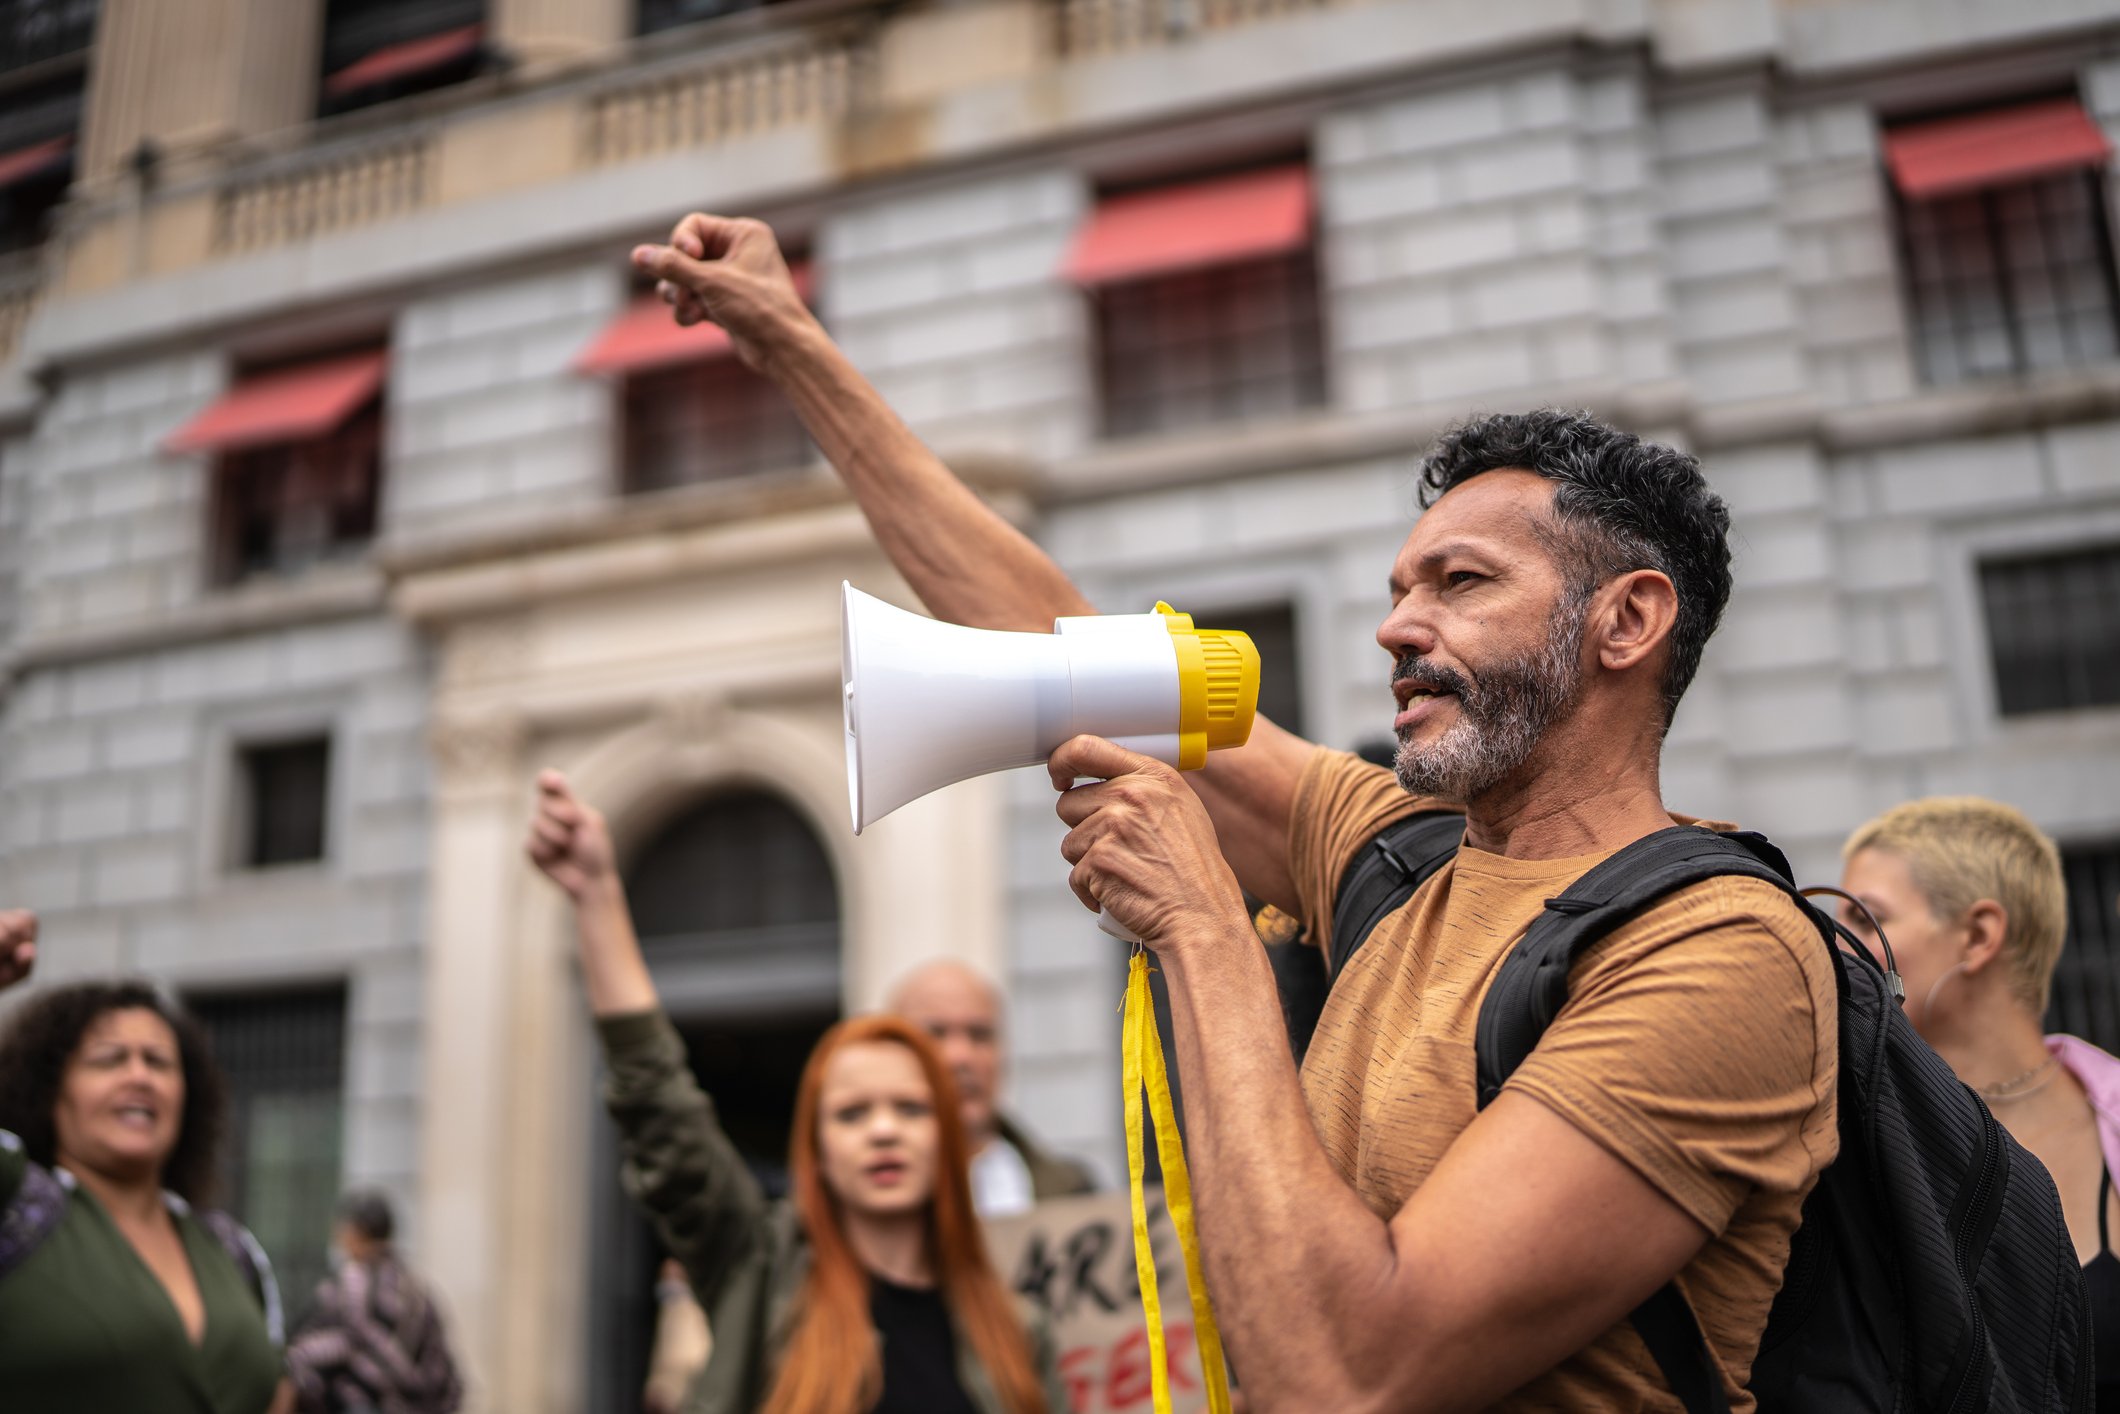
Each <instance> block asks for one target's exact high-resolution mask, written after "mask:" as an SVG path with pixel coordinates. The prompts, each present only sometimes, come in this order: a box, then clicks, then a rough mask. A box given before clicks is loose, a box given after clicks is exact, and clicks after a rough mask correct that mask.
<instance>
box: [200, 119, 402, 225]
mask: <svg viewBox="0 0 2120 1414" xmlns="http://www.w3.org/2000/svg"><path fill="white" fill-rule="evenodd" d="M434 154H435V136H434V133H433V132H432V131H431V130H417V131H412V132H405V131H403V130H399V131H397V132H393V133H391V134H389V135H387V136H385V137H382V138H380V139H376V140H371V141H368V142H363V143H359V144H348V145H339V146H332V147H327V148H319V149H315V150H312V151H307V152H298V153H295V154H291V155H289V156H287V157H284V158H279V159H276V160H273V161H271V162H270V163H268V164H265V165H263V166H262V167H257V168H251V169H249V170H244V171H239V172H236V173H234V174H232V175H231V177H230V179H229V181H228V183H227V185H226V186H224V187H223V188H222V189H221V191H220V193H219V195H218V198H217V200H216V202H215V207H214V234H213V243H214V251H215V253H216V254H221V255H235V254H239V253H241V252H243V251H249V250H258V249H262V248H264V247H267V246H275V245H283V244H286V243H287V242H290V241H301V240H308V239H310V238H311V237H314V236H321V235H327V234H329V233H331V232H333V231H342V230H346V229H348V228H349V227H353V226H365V225H368V224H369V223H371V222H375V221H387V220H390V219H392V218H395V217H399V216H404V215H407V214H409V213H410V212H413V211H416V210H418V209H419V208H420V207H422V206H425V205H426V204H427V203H428V202H429V201H430V200H432V199H433V195H434V165H435V163H434Z"/></svg>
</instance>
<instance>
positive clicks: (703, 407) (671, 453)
mask: <svg viewBox="0 0 2120 1414" xmlns="http://www.w3.org/2000/svg"><path fill="white" fill-rule="evenodd" d="M625 398H626V449H625V478H626V490H627V491H629V492H637V491H663V490H667V489H669V488H670V487H673V486H690V485H694V484H697V483H699V482H702V481H729V480H734V479H736V478H738V477H745V476H757V475H760V474H762V473H766V472H775V471H792V470H796V469H798V468H800V467H802V466H804V465H805V464H807V463H808V462H809V460H810V458H811V456H812V455H813V453H812V449H811V446H810V438H809V434H808V433H806V432H804V431H803V430H802V420H801V419H800V418H798V417H796V415H795V409H794V407H793V406H792V405H790V404H789V402H788V400H787V398H786V397H784V396H783V395H782V394H781V391H780V390H779V389H778V388H776V387H774V386H773V385H772V383H770V382H768V381H767V380H766V379H765V378H763V377H761V376H759V375H758V374H756V373H753V372H752V371H751V370H750V369H748V368H746V367H744V365H743V364H742V363H741V362H740V361H739V360H737V359H736V358H734V357H727V358H716V359H709V360H706V361H705V362H702V363H693V364H685V365H682V366H680V367H677V368H670V369H663V370H660V371H657V372H653V373H642V374H636V375H634V376H633V377H631V378H628V379H627V380H626V392H625Z"/></svg>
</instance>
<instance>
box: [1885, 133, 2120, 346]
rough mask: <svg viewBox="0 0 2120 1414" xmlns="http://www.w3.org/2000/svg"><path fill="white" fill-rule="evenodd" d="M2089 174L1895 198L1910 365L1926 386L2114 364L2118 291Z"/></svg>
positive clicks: (2119, 334)
mask: <svg viewBox="0 0 2120 1414" xmlns="http://www.w3.org/2000/svg"><path fill="white" fill-rule="evenodd" d="M2100 179H2101V174H2100V173H2097V172H2093V171H2074V172H2063V173H2059V174H2057V175H2054V176H2049V177H2041V178H2039V179H2037V180H2035V181H2028V182H2017V183H2012V184H2010V185H2007V186H1998V187H1990V188H1987V189H1985V190H1981V191H1973V192H1966V193H1963V194H1961V195H1957V196H1947V197H1940V198H1937V199H1935V200H1929V201H1915V200H1907V199H1905V198H1902V199H1901V200H1900V203H1899V218H1900V219H1899V227H1900V240H1901V245H1902V249H1903V253H1904V256H1905V259H1904V262H1903V263H1904V266H1905V271H1906V276H1905V278H1906V286H1907V299H1908V304H1909V306H1910V309H1911V311H1912V316H1913V325H1914V348H1915V355H1916V358H1917V360H1918V362H1919V364H1920V367H1921V374H1922V377H1923V378H1924V379H1925V380H1926V381H1928V382H1930V383H1958V382H1963V381H1965V380H1967V379H1972V378H1984V377H1990V376H1994V375H1998V374H2012V373H2028V372H2034V371H2037V370H2039V369H2046V368H2067V367H2076V366H2080V365H2084V364H2091V363H2100V362H2105V361H2108V360H2111V359H2113V358H2116V357H2120V324H2116V319H2115V311H2116V309H2120V291H2116V289H2115V286H2114V274H2113V246H2112V236H2111V232H2110V230H2109V229H2108V225H2107V221H2106V215H2105V207H2104V201H2103V198H2102V195H2101V191H2100V187H2099V181H2100Z"/></svg>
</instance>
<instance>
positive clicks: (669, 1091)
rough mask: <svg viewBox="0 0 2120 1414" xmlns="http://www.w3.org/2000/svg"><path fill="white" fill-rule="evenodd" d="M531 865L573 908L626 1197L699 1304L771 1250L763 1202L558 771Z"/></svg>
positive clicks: (542, 807)
mask: <svg viewBox="0 0 2120 1414" xmlns="http://www.w3.org/2000/svg"><path fill="white" fill-rule="evenodd" d="M537 791H538V807H537V814H536V816H535V817H534V818H533V819H532V820H531V824H530V839H529V844H528V850H529V854H530V858H531V861H532V862H533V863H535V864H536V865H537V867H538V868H539V869H541V870H543V871H544V873H545V874H546V876H547V877H549V878H550V879H551V880H552V881H553V882H554V883H556V884H558V885H559V886H560V888H561V889H563V890H564V891H565V892H566V894H567V897H568V898H569V899H570V900H571V901H572V902H573V904H574V920H575V936H576V939H577V941H578V943H579V945H580V952H581V967H582V982H583V986H584V988H585V990H586V991H587V992H588V996H589V1010H590V1011H591V1013H592V1014H593V1015H594V1016H595V1017H596V1030H597V1036H598V1039H599V1040H600V1041H601V1042H602V1044H603V1048H604V1058H605V1060H606V1062H607V1063H608V1064H609V1067H610V1075H609V1079H608V1080H607V1082H606V1088H605V1096H604V1098H605V1104H606V1107H607V1108H608V1109H609V1110H610V1112H611V1117H612V1119H614V1120H615V1121H617V1124H618V1131H619V1144H620V1149H621V1153H622V1156H623V1160H624V1164H625V1169H624V1179H625V1186H626V1189H627V1191H628V1192H629V1193H630V1194H631V1195H632V1196H633V1198H634V1200H635V1201H636V1202H638V1203H639V1204H640V1205H641V1207H642V1208H643V1209H644V1210H645V1211H646V1212H647V1215H648V1217H649V1219H650V1220H651V1221H653V1222H654V1224H655V1227H656V1231H657V1233H658V1234H659V1235H660V1236H661V1238H662V1241H663V1244H664V1245H665V1246H666V1247H668V1248H669V1249H670V1253H671V1255H672V1256H674V1257H676V1258H677V1259H678V1260H679V1261H680V1262H682V1263H683V1264H684V1267H685V1271H686V1272H687V1273H688V1274H689V1275H690V1277H691V1278H692V1284H693V1287H694V1289H695V1290H697V1291H698V1292H699V1293H700V1299H701V1300H702V1301H707V1302H711V1301H712V1300H713V1297H714V1294H715V1293H716V1292H718V1291H719V1290H720V1289H721V1285H722V1283H723V1282H724V1281H725V1280H726V1279H727V1277H728V1276H729V1274H730V1272H731V1270H732V1269H733V1268H734V1267H735V1266H736V1265H737V1264H738V1263H740V1262H742V1261H744V1260H746V1259H747V1258H749V1257H751V1256H753V1255H754V1254H756V1253H757V1252H758V1251H759V1250H760V1247H761V1245H762V1244H763V1243H765V1242H767V1241H769V1240H770V1223H769V1221H768V1209H767V1205H766V1197H765V1194H764V1193H763V1192H762V1191H760V1189H759V1187H758V1183H757V1180H755V1179H753V1178H752V1177H751V1173H750V1170H749V1169H748V1168H747V1167H745V1165H744V1162H743V1159H742V1157H741V1156H740V1155H738V1154H737V1152H736V1147H735V1146H734V1145H733V1144H731V1143H730V1142H729V1138H728V1136H727V1135H726V1134H724V1133H723V1132H722V1129H721V1125H720V1124H719V1123H718V1122H717V1121H716V1120H715V1117H714V1106H713V1104H712V1102H711V1101H709V1100H708V1098H707V1096H706V1094H705V1092H703V1091H702V1090H701V1089H700V1088H699V1084H698V1082H697V1081H695V1080H694V1079H693V1078H692V1072H691V1070H690V1069H689V1068H688V1067H687V1066H686V1064H685V1048H684V1042H683V1041H682V1040H680V1039H679V1037H678V1035H677V1031H676V1028H674V1027H672V1026H671V1025H670V1021H669V1018H668V1017H666V1016H664V1015H663V1013H662V1007H661V1003H660V1002H659V1000H658V999H657V997H656V995H655V983H654V980H653V979H652V978H651V977H650V976H649V974H648V964H647V961H646V960H645V959H644V958H643V957H642V956H641V952H640V943H639V940H638V939H637V938H635V936H634V933H633V918H632V915H631V914H630V913H629V912H628V911H627V908H626V894H625V887H624V885H623V884H622V883H621V882H620V880H619V877H618V868H617V863H616V860H615V857H614V855H613V853H612V849H611V834H610V831H609V829H608V828H606V826H605V824H604V818H603V815H602V813H601V812H599V811H597V810H595V809H593V808H591V807H590V806H588V805H585V804H583V803H582V801H581V800H580V799H578V798H577V797H576V796H575V794H574V792H573V790H572V789H571V788H569V786H568V785H567V779H566V777H564V776H562V775H561V774H560V773H559V772H557V771H545V772H543V773H541V774H540V775H539V776H538V780H537Z"/></svg>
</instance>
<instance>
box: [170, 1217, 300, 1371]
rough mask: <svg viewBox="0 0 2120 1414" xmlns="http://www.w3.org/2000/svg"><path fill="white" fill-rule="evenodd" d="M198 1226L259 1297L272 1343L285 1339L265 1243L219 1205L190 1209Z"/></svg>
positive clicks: (277, 1289) (277, 1288)
mask: <svg viewBox="0 0 2120 1414" xmlns="http://www.w3.org/2000/svg"><path fill="white" fill-rule="evenodd" d="M193 1216H194V1217H196V1218H197V1219H198V1220H199V1226H201V1227H203V1228H205V1229H206V1230H207V1231H208V1232H209V1233H212V1234H213V1240H214V1241H216V1242H218V1243H220V1244H221V1250H222V1251H224V1252H226V1253H227V1254H228V1260H229V1261H231V1262H234V1263H235V1264H236V1270H237V1271H238V1272H240V1273H242V1276H243V1280H244V1282H245V1283H246V1284H247V1285H248V1286H249V1287H250V1290H251V1294H252V1295H254V1296H256V1297H257V1298H258V1305H259V1307H260V1308H261V1309H262V1310H263V1312H264V1315H265V1332H266V1334H267V1335H269V1336H271V1337H272V1343H273V1344H274V1345H285V1344H286V1343H287V1316H286V1312H285V1311H284V1309H283V1308H282V1307H281V1304H280V1283H279V1280H278V1279H277V1278H276V1277H274V1276H273V1274H272V1258H270V1257H268V1256H266V1255H265V1247H264V1244H262V1243H260V1242H259V1241H258V1240H257V1238H255V1237H253V1236H252V1235H251V1232H250V1229H249V1228H247V1227H245V1226H243V1224H241V1223H239V1222H237V1221H236V1220H235V1218H234V1217H232V1216H230V1215H229V1214H227V1213H225V1212H223V1211H221V1210H220V1209H219V1208H201V1209H196V1210H194V1212H193Z"/></svg>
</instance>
